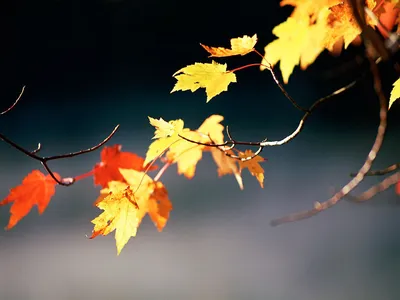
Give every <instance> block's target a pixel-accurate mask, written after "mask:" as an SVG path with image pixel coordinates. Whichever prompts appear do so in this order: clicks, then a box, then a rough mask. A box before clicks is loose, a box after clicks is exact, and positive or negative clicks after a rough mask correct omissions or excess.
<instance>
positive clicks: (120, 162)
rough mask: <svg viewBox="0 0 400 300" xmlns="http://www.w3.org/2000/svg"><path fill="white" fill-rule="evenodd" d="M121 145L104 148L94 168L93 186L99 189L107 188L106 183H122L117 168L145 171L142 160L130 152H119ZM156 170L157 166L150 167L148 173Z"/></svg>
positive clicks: (123, 180)
mask: <svg viewBox="0 0 400 300" xmlns="http://www.w3.org/2000/svg"><path fill="white" fill-rule="evenodd" d="M121 148H122V146H121V145H118V144H117V145H114V146H110V147H104V148H103V150H102V151H101V155H100V156H101V162H99V163H97V164H96V165H95V167H94V174H93V177H94V184H95V185H101V187H103V188H106V187H108V182H110V181H112V180H115V181H122V182H125V179H124V177H123V176H122V175H121V173H120V172H119V168H123V169H133V170H136V171H145V170H146V168H147V165H146V166H143V163H144V158H142V157H140V156H138V155H136V154H135V153H131V152H121ZM155 169H157V166H151V167H150V169H149V171H152V170H155Z"/></svg>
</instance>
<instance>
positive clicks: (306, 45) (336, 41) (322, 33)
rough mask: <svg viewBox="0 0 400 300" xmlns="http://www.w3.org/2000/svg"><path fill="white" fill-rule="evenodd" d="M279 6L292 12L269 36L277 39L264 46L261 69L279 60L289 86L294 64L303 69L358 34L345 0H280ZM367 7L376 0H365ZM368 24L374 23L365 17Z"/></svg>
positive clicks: (373, 24) (356, 25) (373, 4)
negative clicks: (289, 8) (291, 8)
mask: <svg viewBox="0 0 400 300" xmlns="http://www.w3.org/2000/svg"><path fill="white" fill-rule="evenodd" d="M280 4H281V6H285V5H291V6H294V10H293V13H292V14H291V16H290V17H289V18H288V19H287V20H286V21H285V22H283V23H281V24H279V25H278V26H276V27H275V28H274V29H273V30H272V33H273V34H274V35H275V36H277V39H276V40H274V41H272V42H271V43H269V44H268V45H267V46H266V47H265V55H264V58H263V60H262V66H261V70H264V69H268V68H269V67H270V66H274V65H275V64H277V62H278V61H280V70H281V72H282V77H283V81H284V82H285V83H288V81H289V77H290V75H291V74H292V72H293V69H294V67H295V66H296V65H298V64H300V67H301V68H302V69H303V70H304V69H306V68H307V67H308V66H309V65H310V64H312V63H313V62H314V61H315V59H316V58H317V57H318V56H319V54H320V53H321V52H322V51H323V50H324V49H327V50H329V51H333V50H334V47H335V46H337V45H339V46H340V47H341V45H342V44H344V48H347V47H348V46H349V45H350V43H351V42H352V41H353V40H354V39H355V38H356V37H357V36H358V35H359V34H360V33H361V29H360V28H359V26H358V24H357V22H356V20H355V19H354V17H353V14H352V8H351V6H350V4H349V3H348V1H347V0H345V1H339V0H282V1H281V3H280ZM366 5H367V6H368V8H369V9H371V10H373V9H374V8H375V6H376V1H375V0H367V1H366ZM366 21H367V24H369V25H371V26H375V25H376V23H375V22H374V21H373V20H372V19H370V18H367V20H366Z"/></svg>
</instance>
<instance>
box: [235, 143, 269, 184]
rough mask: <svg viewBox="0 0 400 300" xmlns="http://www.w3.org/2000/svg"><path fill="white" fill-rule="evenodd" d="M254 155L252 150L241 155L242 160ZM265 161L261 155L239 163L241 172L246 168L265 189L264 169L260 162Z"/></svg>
mask: <svg viewBox="0 0 400 300" xmlns="http://www.w3.org/2000/svg"><path fill="white" fill-rule="evenodd" d="M253 155H254V153H253V151H251V150H246V151H245V152H240V153H239V157H240V158H245V157H251V156H253ZM263 161H265V160H264V158H262V157H261V156H259V155H257V156H256V157H254V158H252V159H250V160H245V161H241V160H240V161H239V166H240V171H242V170H243V169H246V168H247V169H249V172H250V174H251V175H253V176H254V177H256V179H257V180H258V182H259V183H260V186H261V187H262V188H264V169H263V168H262V167H261V166H260V162H263Z"/></svg>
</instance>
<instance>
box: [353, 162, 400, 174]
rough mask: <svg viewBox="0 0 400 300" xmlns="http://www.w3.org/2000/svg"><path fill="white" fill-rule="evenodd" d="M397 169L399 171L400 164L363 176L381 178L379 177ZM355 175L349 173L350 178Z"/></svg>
mask: <svg viewBox="0 0 400 300" xmlns="http://www.w3.org/2000/svg"><path fill="white" fill-rule="evenodd" d="M397 169H400V163H397V164H393V165H391V166H389V167H386V168H384V169H381V170H376V171H369V172H368V173H367V174H365V176H381V175H386V174H388V173H391V172H393V171H396V170H397ZM356 175H357V173H351V174H350V176H352V177H354V176H356Z"/></svg>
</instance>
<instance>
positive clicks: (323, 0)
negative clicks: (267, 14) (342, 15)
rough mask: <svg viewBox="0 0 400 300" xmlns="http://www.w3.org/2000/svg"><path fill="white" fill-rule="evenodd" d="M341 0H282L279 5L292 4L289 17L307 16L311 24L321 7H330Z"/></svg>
mask: <svg viewBox="0 0 400 300" xmlns="http://www.w3.org/2000/svg"><path fill="white" fill-rule="evenodd" d="M341 2H342V1H341V0H318V1H315V0H282V1H281V3H280V6H285V5H291V6H294V7H295V8H294V10H293V12H292V14H291V17H292V18H295V19H298V20H302V19H303V18H304V17H309V18H310V24H312V23H314V22H315V21H316V20H317V18H318V15H319V14H320V12H321V11H322V10H323V9H325V8H329V7H332V6H334V5H336V4H339V3H341Z"/></svg>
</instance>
